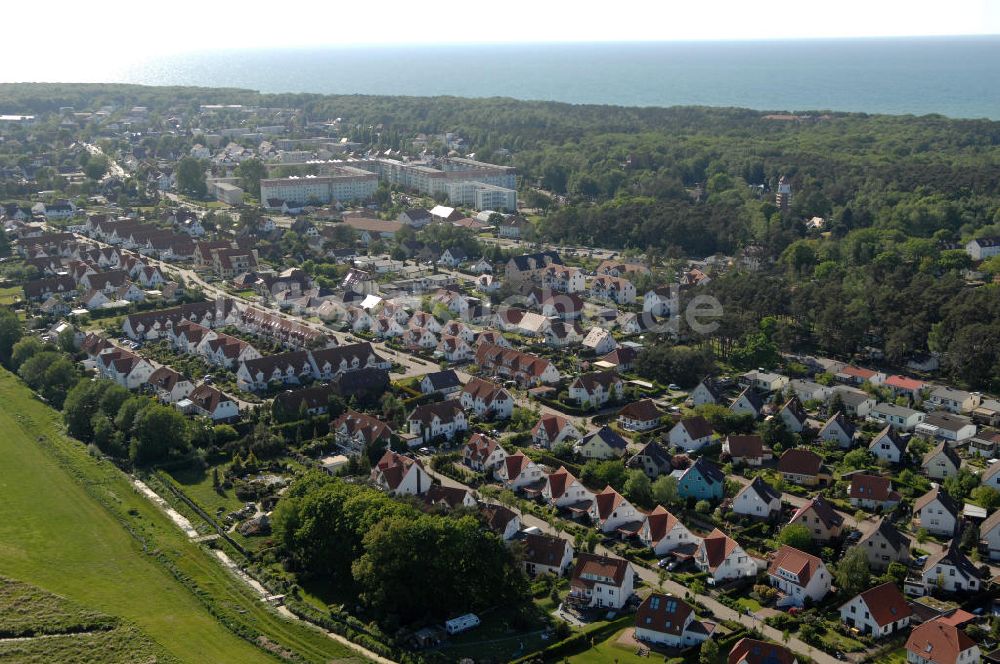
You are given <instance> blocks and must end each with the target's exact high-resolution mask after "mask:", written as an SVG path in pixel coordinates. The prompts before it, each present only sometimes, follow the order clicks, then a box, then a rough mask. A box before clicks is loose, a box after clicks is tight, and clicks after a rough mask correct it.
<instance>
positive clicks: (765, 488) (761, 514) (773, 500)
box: [733, 477, 781, 520]
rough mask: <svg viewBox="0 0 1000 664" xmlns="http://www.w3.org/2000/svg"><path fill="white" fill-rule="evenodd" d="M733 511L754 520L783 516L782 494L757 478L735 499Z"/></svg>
mask: <svg viewBox="0 0 1000 664" xmlns="http://www.w3.org/2000/svg"><path fill="white" fill-rule="evenodd" d="M733 511H734V512H736V513H737V514H740V515H742V516H749V517H752V518H754V519H765V520H769V519H772V518H774V517H776V516H778V515H780V514H781V493H780V492H779V491H778V490H776V489H774V488H773V487H772V486H771V485H770V484H768V483H767V482H765V481H764V480H762V479H761V478H760V477H755V478H753V481H751V482H750V484H747V485H746V486H745V487H743V489H741V490H740V492H739V493H738V494H736V497H735V498H733Z"/></svg>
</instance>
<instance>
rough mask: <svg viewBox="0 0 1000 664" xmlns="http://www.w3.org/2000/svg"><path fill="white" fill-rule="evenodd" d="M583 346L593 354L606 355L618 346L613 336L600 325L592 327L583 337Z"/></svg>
mask: <svg viewBox="0 0 1000 664" xmlns="http://www.w3.org/2000/svg"><path fill="white" fill-rule="evenodd" d="M583 347H584V348H587V349H589V350H590V351H592V352H593V353H594V354H595V355H607V354H608V353H610V352H611V351H613V350H614V349H615V348H617V347H618V342H616V341H615V338H614V337H613V336H611V333H610V332H608V331H607V330H605V329H603V328H600V327H592V328H590V332H588V333H587V336H586V337H584V339H583Z"/></svg>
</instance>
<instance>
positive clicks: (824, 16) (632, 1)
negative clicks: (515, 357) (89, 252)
mask: <svg viewBox="0 0 1000 664" xmlns="http://www.w3.org/2000/svg"><path fill="white" fill-rule="evenodd" d="M3 14H4V19H5V20H4V23H5V24H6V25H8V26H21V27H20V28H18V29H12V30H7V31H5V34H4V46H5V47H6V48H5V51H6V53H7V54H8V56H7V57H6V58H4V60H14V61H16V58H13V59H11V58H10V55H11V54H14V53H18V52H22V49H23V52H24V53H25V55H26V57H29V58H42V59H48V60H49V61H50V62H51V63H55V62H56V61H58V60H63V61H64V62H65V61H67V59H75V58H78V57H85V58H94V57H104V58H123V59H128V58H129V57H130V52H134V53H136V54H141V55H148V54H151V53H168V52H179V51H193V50H205V49H213V48H239V47H246V48H266V47H268V46H274V47H294V46H316V45H325V44H351V43H380V44H401V43H446V42H566V41H640V40H641V41H650V40H654V41H655V40H712V39H718V40H723V39H794V38H813V37H819V38H821V37H869V36H910V35H968V34H998V33H1000V0H948V1H947V2H945V1H944V0H839V1H834V2H830V1H829V0H824V1H823V2H819V1H817V0H798V2H752V1H751V0H685V1H683V2H681V1H679V0H611V1H608V0H601V1H600V2H598V1H597V0H575V1H573V2H570V1H569V0H503V1H501V2H482V1H477V0H430V1H425V2H413V1H412V0H376V1H373V2H338V1H336V0H333V1H330V0H326V1H324V2H318V1H316V0H312V1H310V0H306V1H305V2H302V1H301V0H300V1H299V2H281V1H280V0H267V1H261V0H241V1H240V2H232V1H231V0H223V1H218V0H170V2H166V3H155V2H154V3H149V2H136V1H135V0H103V1H102V0H98V1H97V2H69V1H67V2H65V3H64V2H59V3H56V4H55V5H53V4H52V3H46V2H11V3H5V4H4V8H3ZM30 26H37V29H31V28H30ZM57 45H58V46H57ZM78 47H79V49H80V51H83V53H81V52H80V51H78V50H77V48H78ZM7 65H8V66H15V65H14V62H11V61H8V63H7ZM4 67H5V65H4V64H2V62H0V70H2V69H3V68H4Z"/></svg>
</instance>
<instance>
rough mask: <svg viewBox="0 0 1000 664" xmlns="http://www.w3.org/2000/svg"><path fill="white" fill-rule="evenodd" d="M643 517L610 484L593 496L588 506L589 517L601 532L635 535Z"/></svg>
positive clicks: (643, 515) (640, 526)
mask: <svg viewBox="0 0 1000 664" xmlns="http://www.w3.org/2000/svg"><path fill="white" fill-rule="evenodd" d="M645 518H646V515H645V514H643V513H642V512H641V511H639V510H638V509H637V508H636V507H634V506H633V505H632V503H630V502H629V501H628V500H626V499H625V497H624V496H622V495H621V494H620V493H618V492H617V491H615V490H614V489H613V488H611V486H610V485H609V486H606V487H604V490H603V491H601V492H600V493H598V494H597V495H595V496H594V503H593V505H592V506H591V508H590V519H591V521H592V522H593V523H594V524H595V525H596V526H597V527H598V528H600V530H601V532H602V533H613V532H615V531H619V532H621V533H622V534H623V535H625V536H628V535H635V534H636V533H638V532H639V530H640V529H641V528H642V524H643V523H644V521H645Z"/></svg>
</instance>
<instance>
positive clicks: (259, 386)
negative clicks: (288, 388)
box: [236, 350, 313, 392]
mask: <svg viewBox="0 0 1000 664" xmlns="http://www.w3.org/2000/svg"><path fill="white" fill-rule="evenodd" d="M312 375H313V365H312V362H310V361H309V352H308V351H304V350H298V351H291V352H288V353H279V354H277V355H266V356H264V357H259V358H257V359H253V360H247V361H246V362H243V363H242V364H240V368H239V369H237V370H236V385H237V386H238V387H239V388H240V389H241V390H246V391H248V392H255V391H259V390H265V389H267V387H268V386H269V385H274V384H277V385H281V384H284V385H298V384H299V383H301V382H302V380H303V379H305V378H307V377H311V376H312Z"/></svg>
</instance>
